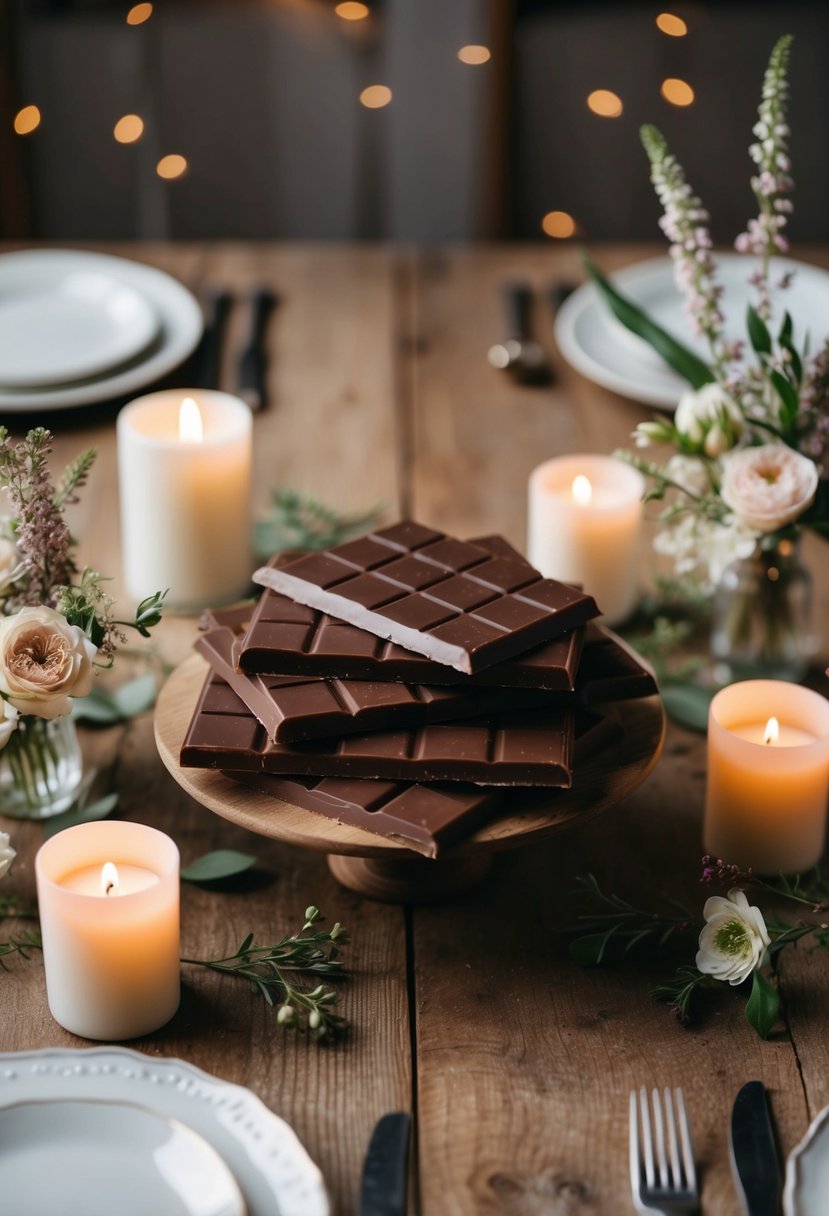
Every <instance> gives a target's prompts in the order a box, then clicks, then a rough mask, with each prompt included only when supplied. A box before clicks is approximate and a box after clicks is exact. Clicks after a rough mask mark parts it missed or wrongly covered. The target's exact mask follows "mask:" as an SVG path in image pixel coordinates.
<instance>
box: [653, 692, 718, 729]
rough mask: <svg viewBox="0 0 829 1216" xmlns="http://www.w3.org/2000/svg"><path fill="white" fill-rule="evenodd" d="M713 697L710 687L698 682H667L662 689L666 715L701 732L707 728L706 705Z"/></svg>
mask: <svg viewBox="0 0 829 1216" xmlns="http://www.w3.org/2000/svg"><path fill="white" fill-rule="evenodd" d="M713 697H714V693H713V691H712V690H711V689H709V688H702V687H700V685H699V684H687V683H678V684H668V685H667V686H666V687H665V688H663V689H662V704H663V705H664V706H665V712H666V713H667V715H668V717H669V718H670V719H671V720H672V721H673V722H677V723H679V725H680V726H687V727H688V728H689V730H697V731H700V732H701V733H702V734H705V732H706V731H707V730H708V707H709V706H710V704H711V701H712V699H713Z"/></svg>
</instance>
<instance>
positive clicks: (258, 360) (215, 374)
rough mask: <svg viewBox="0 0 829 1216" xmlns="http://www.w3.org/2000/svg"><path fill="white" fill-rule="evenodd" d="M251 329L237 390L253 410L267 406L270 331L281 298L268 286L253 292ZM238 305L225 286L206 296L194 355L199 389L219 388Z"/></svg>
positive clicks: (241, 359)
mask: <svg viewBox="0 0 829 1216" xmlns="http://www.w3.org/2000/svg"><path fill="white" fill-rule="evenodd" d="M246 304H247V310H248V315H247V332H246V337H245V339H244V342H243V344H242V349H241V352H240V353H239V355H238V358H237V362H236V373H235V384H234V392H236V393H237V394H238V396H240V397H241V398H242V400H243V401H245V402H247V404H248V406H249V407H250V409H251V411H252V412H253V413H256V412H257V411H258V410H262V409H264V408H265V407H266V405H267V401H268V398H267V369H268V362H267V356H266V353H265V350H266V343H265V338H266V332H267V326H268V320H269V318H270V315H271V313H272V312H273V310H274V308H275V307H276V305H277V297H276V296H275V294H274V293H273V292H272V291H270V290H269V289H268V288H266V287H259V288H257V289H256V290H254V291H253V292H251V294H250V296H249V297H248V299H247V301H246ZM233 305H234V297H233V295H232V294H231V293H230V292H229V291H226V290H225V289H224V288H220V289H217V290H215V291H210V292H208V293H207V294H206V295H205V298H204V314H205V321H204V333H203V335H202V339H201V342H200V343H199V345H198V347H197V349H196V352H195V354H194V356H193V368H192V373H191V374H192V380H193V384H194V386H195V387H197V388H210V389H215V388H218V387H219V384H220V379H221V365H222V347H223V344H224V341H225V334H226V331H227V327H228V323H229V321H230V317H231V313H232V310H233Z"/></svg>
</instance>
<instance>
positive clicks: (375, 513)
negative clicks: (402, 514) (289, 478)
mask: <svg viewBox="0 0 829 1216" xmlns="http://www.w3.org/2000/svg"><path fill="white" fill-rule="evenodd" d="M380 513H381V512H380V508H379V507H376V506H375V507H369V508H368V510H366V511H359V512H355V513H354V514H351V515H344V514H342V513H340V512H339V511H335V510H333V508H331V507H328V506H326V505H325V504H324V503H322V502H319V501H318V500H317V499H315V498H312V497H311V496H310V495H309V494H301V493H299V491H297V490H290V489H285V490H280V489H273V490H271V502H270V507H269V509H268V511H267V513H266V514H265V515H264V516H263V517H262V519H259V520H257V521H256V523H255V524H254V530H253V547H254V551H255V553H256V554H257V556H258V557H260V558H262V559H263V560H266V559H267V558H269V557H271V556H273V554H274V553H282V552H284V551H287V550H293V549H298V550H302V549H304V550H309V549H331V548H333V547H334V546H335V545H341V544H344V542H345V541H347V540H351V539H352V538H353V537H355V536H359V535H360V534H361V533H362V532H366V531H367V530H368V529H369V528H371V527H372V526H373V525H374V524H375V523H377V521H378V519H379V518H380Z"/></svg>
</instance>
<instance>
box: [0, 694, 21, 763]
mask: <svg viewBox="0 0 829 1216" xmlns="http://www.w3.org/2000/svg"><path fill="white" fill-rule="evenodd" d="M17 717H18V714H17V710H16V709H15V708H14V706H13V705H12V704H11V702H10V701H4V700H3V698H2V697H0V751H2V749H3V748H4V747H5V746H6V744H7V743H8V741H9V739H10V738H11V735H12V732H13V731H15V730H17Z"/></svg>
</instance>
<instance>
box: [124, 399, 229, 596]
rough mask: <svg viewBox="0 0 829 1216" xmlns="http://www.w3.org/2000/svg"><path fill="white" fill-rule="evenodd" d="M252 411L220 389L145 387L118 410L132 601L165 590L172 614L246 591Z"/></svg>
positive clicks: (127, 575) (127, 573)
mask: <svg viewBox="0 0 829 1216" xmlns="http://www.w3.org/2000/svg"><path fill="white" fill-rule="evenodd" d="M251 434H252V421H251V412H250V409H249V407H248V406H247V405H245V403H244V401H240V400H239V398H238V397H231V396H230V395H229V394H228V393H214V392H207V391H205V390H203V389H194V390H192V392H191V391H189V390H187V389H181V390H178V391H175V392H166V391H165V392H160V393H150V394H149V395H148V396H146V397H139V398H138V399H137V400H136V401H132V402H130V404H129V405H127V406H125V407H124V409H122V410H121V412H120V414H119V415H118V476H119V482H120V489H121V541H122V550H123V562H124V574H125V579H126V584H127V590H128V591H129V593H130V595H132V596H133V598H135V599H141V598H143V597H144V596H145V595H148V594H150V593H151V592H153V591H157V590H164V589H165V588H169V592H168V595H167V600H166V604H167V605H168V606H169V607H170V608H172V609H173V610H174V611H176V610H177V611H183V612H186V611H192V610H196V609H199V608H203V607H205V606H206V605H211V604H221V603H229V602H231V601H232V600H234V599H238V598H239V597H240V596H241V595H243V594H244V593H245V591H246V590H247V588H248V586H249V584H250V575H251V569H252V563H251V552H250V469H251Z"/></svg>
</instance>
